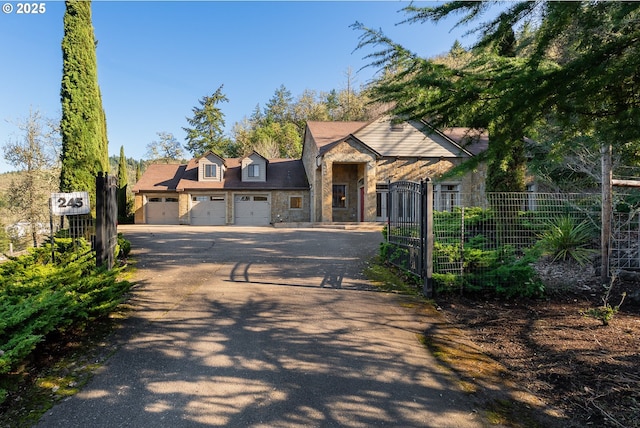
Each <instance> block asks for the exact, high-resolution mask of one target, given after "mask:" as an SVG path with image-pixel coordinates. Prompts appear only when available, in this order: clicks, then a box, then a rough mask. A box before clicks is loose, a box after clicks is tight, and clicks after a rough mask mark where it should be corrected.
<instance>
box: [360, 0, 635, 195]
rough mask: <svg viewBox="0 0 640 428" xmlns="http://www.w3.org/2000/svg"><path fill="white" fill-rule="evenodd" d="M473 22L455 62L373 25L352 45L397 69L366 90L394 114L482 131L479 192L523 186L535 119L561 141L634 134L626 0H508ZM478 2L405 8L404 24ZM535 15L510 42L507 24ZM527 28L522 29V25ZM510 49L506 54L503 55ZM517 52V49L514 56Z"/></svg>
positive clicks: (631, 19) (473, 10)
mask: <svg viewBox="0 0 640 428" xmlns="http://www.w3.org/2000/svg"><path fill="white" fill-rule="evenodd" d="M504 7H505V10H504V11H503V12H502V13H501V14H500V15H499V16H498V17H497V18H495V19H490V20H488V21H486V22H484V23H482V24H481V25H480V26H479V30H480V33H481V38H480V40H479V42H478V43H477V44H476V46H475V47H474V49H473V57H472V58H471V59H470V60H469V61H467V62H466V63H465V64H463V65H461V66H458V67H455V66H451V65H445V64H442V63H438V62H437V61H433V60H430V59H424V58H420V57H418V56H417V55H415V54H414V53H412V52H411V51H409V50H408V49H406V48H405V47H403V46H401V45H398V44H396V43H394V42H393V41H391V40H390V39H389V38H387V37H386V36H384V34H382V32H380V31H374V30H370V29H367V28H365V27H364V26H362V24H356V28H359V29H361V30H363V35H362V36H361V42H360V44H359V47H360V48H362V47H364V46H383V48H382V49H379V50H378V51H377V52H374V53H372V54H370V55H368V57H369V58H371V59H372V63H371V65H372V66H376V67H383V68H384V69H385V70H397V72H395V73H390V74H387V75H385V79H384V80H382V81H381V82H380V85H379V86H377V87H376V91H375V94H376V98H377V99H378V100H382V101H385V102H393V103H394V105H395V108H394V111H395V112H396V113H398V114H403V115H406V116H408V117H412V118H425V117H428V118H430V119H433V120H435V121H436V122H437V123H436V124H437V125H444V126H451V125H453V126H470V127H480V128H485V129H488V130H489V132H490V136H489V138H490V145H489V150H488V152H487V153H485V157H486V158H487V159H488V160H489V165H490V167H489V172H488V173H489V177H488V186H487V188H488V190H493V191H503V190H511V191H518V190H523V179H522V178H523V175H524V170H525V168H526V157H525V154H524V144H523V137H525V136H531V135H534V134H535V129H536V128H537V127H538V126H539V123H540V122H541V121H548V120H549V119H552V120H553V121H554V122H555V123H556V124H557V125H558V126H562V128H563V132H564V135H565V138H566V139H567V141H571V138H572V137H573V136H576V135H577V136H581V135H582V136H585V135H597V138H598V139H600V140H601V141H607V140H609V141H611V140H612V139H614V141H613V142H614V143H618V142H621V141H623V142H625V144H628V142H634V141H638V139H639V135H638V134H639V133H638V126H637V123H639V121H640V113H639V112H640V103H639V102H638V97H637V95H636V94H637V93H638V86H639V85H638V79H637V78H636V76H637V69H638V68H639V67H640V52H639V51H638V49H639V44H638V43H637V42H636V41H637V40H638V37H639V36H640V25H639V24H638V22H640V20H639V19H638V17H639V11H640V4H638V3H633V2H543V3H539V2H526V1H522V2H513V3H507V4H505V5H504ZM487 10H488V2H452V3H447V4H445V5H442V6H434V7H425V8H421V7H418V6H413V5H412V6H409V7H407V8H405V11H406V12H407V13H408V14H410V15H411V17H410V18H409V19H407V20H406V21H405V22H407V23H421V22H432V21H435V22H437V21H439V20H440V19H443V18H444V17H448V16H450V15H452V14H454V13H462V14H463V17H462V18H461V19H460V22H459V23H460V24H461V23H467V22H470V21H472V20H474V19H477V18H478V17H480V16H483V13H484V12H486V11H487ZM532 21H533V22H539V26H538V28H537V29H536V30H535V37H530V34H525V32H524V31H521V32H520V34H521V35H526V40H525V44H522V45H520V46H519V43H518V41H517V40H516V43H515V46H514V43H513V38H514V32H513V28H523V26H524V24H526V22H532ZM526 30H527V31H526V33H530V28H526ZM514 54H515V55H516V56H513V55H514ZM517 55H520V56H517Z"/></svg>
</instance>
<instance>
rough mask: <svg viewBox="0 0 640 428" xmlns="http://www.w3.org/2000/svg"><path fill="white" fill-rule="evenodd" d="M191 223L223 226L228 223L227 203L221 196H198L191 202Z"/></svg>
mask: <svg viewBox="0 0 640 428" xmlns="http://www.w3.org/2000/svg"><path fill="white" fill-rule="evenodd" d="M191 204H192V205H191V224H192V225H195V226H223V225H225V224H226V223H227V204H226V200H225V198H224V197H221V196H196V197H193V199H192V202H191Z"/></svg>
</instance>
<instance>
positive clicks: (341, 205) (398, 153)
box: [133, 117, 488, 225]
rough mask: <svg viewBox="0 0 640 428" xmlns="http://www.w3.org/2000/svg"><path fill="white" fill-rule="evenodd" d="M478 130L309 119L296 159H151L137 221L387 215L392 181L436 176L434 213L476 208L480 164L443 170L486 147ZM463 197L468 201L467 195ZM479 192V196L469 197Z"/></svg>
mask: <svg viewBox="0 0 640 428" xmlns="http://www.w3.org/2000/svg"><path fill="white" fill-rule="evenodd" d="M487 146H488V138H487V135H486V134H485V133H481V132H475V131H473V130H469V129H466V128H450V129H445V130H438V129H435V128H433V127H431V126H429V125H428V124H427V123H425V122H420V121H406V122H400V123H396V122H395V121H392V120H391V118H390V117H381V118H379V119H376V120H373V121H370V122H308V123H307V126H306V129H305V133H304V141H303V150H302V158H301V159H266V158H264V157H263V156H261V155H260V154H259V153H256V152H253V153H251V154H250V155H248V156H245V157H243V158H239V159H236V158H233V159H223V158H221V157H219V156H217V155H216V154H214V153H211V152H209V153H206V154H204V155H203V156H201V157H200V158H197V159H192V160H191V161H189V162H188V163H187V164H183V165H150V166H149V168H148V169H147V170H146V171H145V173H144V174H143V176H142V177H141V178H140V180H139V181H138V182H137V183H136V184H135V186H134V187H133V192H134V195H135V222H136V223H143V224H188V225H269V224H276V223H301V222H322V223H327V222H376V221H384V220H386V217H387V213H386V209H387V204H386V201H387V192H388V185H389V182H391V181H398V180H411V181H419V180H424V179H426V178H427V177H429V178H431V179H432V180H433V182H434V203H435V206H436V209H438V210H450V209H451V208H452V207H454V206H459V205H461V204H463V203H464V204H478V203H479V202H481V201H480V198H484V184H485V177H486V168H485V167H484V166H483V165H482V164H480V165H479V166H478V167H477V169H476V170H474V171H472V172H469V173H467V174H465V175H464V176H462V177H459V178H455V179H442V178H441V177H442V176H443V174H444V173H445V172H447V171H449V170H451V169H452V168H454V167H455V166H457V165H460V164H461V163H462V162H464V161H466V160H469V159H470V158H471V157H473V156H476V155H478V154H479V153H481V152H482V151H484V150H486V149H487ZM465 198H466V199H465ZM471 198H478V199H479V200H478V201H474V200H470V199H471Z"/></svg>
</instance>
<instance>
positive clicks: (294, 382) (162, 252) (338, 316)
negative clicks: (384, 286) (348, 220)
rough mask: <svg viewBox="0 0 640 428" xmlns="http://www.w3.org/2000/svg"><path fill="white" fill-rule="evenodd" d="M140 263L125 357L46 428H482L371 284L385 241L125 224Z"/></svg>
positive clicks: (122, 337)
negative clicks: (374, 259) (368, 273)
mask: <svg viewBox="0 0 640 428" xmlns="http://www.w3.org/2000/svg"><path fill="white" fill-rule="evenodd" d="M120 231H121V232H124V234H125V236H126V237H127V238H128V239H129V240H131V242H132V244H133V251H132V256H133V257H134V258H135V259H136V260H137V272H136V276H135V280H136V282H137V285H136V286H135V288H134V297H133V299H132V302H131V303H132V304H133V306H134V310H133V312H132V314H131V317H130V318H129V319H128V320H127V321H126V322H125V326H124V327H123V329H122V330H121V331H120V332H119V334H118V335H117V337H116V339H115V340H118V341H119V342H120V346H119V348H118V351H117V352H116V353H115V354H114V355H113V356H112V357H111V358H109V359H108V360H107V362H106V363H105V364H104V366H103V367H102V368H101V369H100V371H99V372H98V373H97V374H96V375H95V376H94V377H93V379H92V380H91V381H90V382H89V383H88V384H87V385H86V386H85V387H84V388H83V390H82V391H81V392H80V393H78V394H77V395H75V396H73V397H71V398H69V399H67V400H66V401H64V402H62V403H60V404H58V405H57V406H55V407H54V408H53V409H51V410H50V411H49V412H47V414H46V415H45V416H44V417H43V418H42V419H41V421H40V423H39V425H38V426H40V427H205V426H224V427H332V426H336V427H337V426H344V427H370V426H395V427H461V428H464V427H480V426H483V424H482V423H481V421H480V419H479V417H478V416H477V414H476V413H474V411H473V409H472V404H471V402H470V401H469V400H468V398H467V397H466V396H465V395H464V394H463V393H461V392H459V391H458V390H457V389H456V387H455V386H454V383H453V382H452V381H451V380H450V379H449V378H447V377H446V375H444V374H443V372H442V370H441V369H439V368H438V366H437V364H436V362H435V361H434V359H433V357H431V356H430V354H429V353H428V352H427V351H426V350H425V349H424V348H423V346H422V345H421V344H420V342H419V341H418V337H417V335H418V334H419V333H421V332H422V331H423V330H424V329H425V326H426V324H427V323H428V322H429V321H428V319H425V316H424V315H419V314H416V313H415V312H416V311H413V310H411V309H410V308H405V307H403V306H401V305H400V304H398V301H397V298H396V296H394V295H392V294H387V293H381V292H376V291H372V287H371V286H370V284H369V283H368V282H367V280H366V279H365V278H364V276H363V275H362V273H361V272H362V268H363V267H364V264H365V263H366V261H367V260H368V259H369V257H370V256H372V255H373V254H374V253H375V252H376V251H377V248H378V244H379V242H380V239H381V234H380V232H379V231H362V230H330V229H274V228H269V227H265V228H244V227H193V226H146V225H136V226H121V227H120Z"/></svg>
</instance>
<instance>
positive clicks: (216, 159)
mask: <svg viewBox="0 0 640 428" xmlns="http://www.w3.org/2000/svg"><path fill="white" fill-rule="evenodd" d="M198 164H199V165H198V180H205V181H222V180H223V177H224V171H225V163H224V159H222V158H221V157H220V156H218V155H216V154H214V153H211V152H209V153H205V155H204V156H202V157H201V158H200V159H198Z"/></svg>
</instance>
